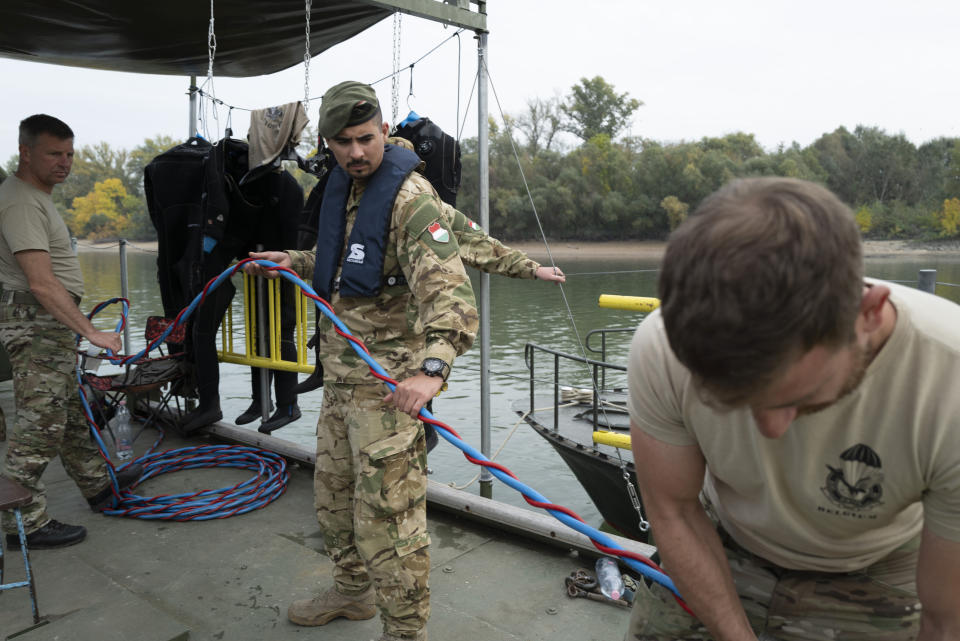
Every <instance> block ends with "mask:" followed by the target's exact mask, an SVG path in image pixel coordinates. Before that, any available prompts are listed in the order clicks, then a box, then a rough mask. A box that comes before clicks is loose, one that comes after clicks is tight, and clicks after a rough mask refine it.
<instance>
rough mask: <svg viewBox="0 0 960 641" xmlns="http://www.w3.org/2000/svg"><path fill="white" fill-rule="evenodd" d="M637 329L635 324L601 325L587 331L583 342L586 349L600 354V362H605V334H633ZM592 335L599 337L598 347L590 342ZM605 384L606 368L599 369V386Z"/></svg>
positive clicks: (602, 386) (604, 385)
mask: <svg viewBox="0 0 960 641" xmlns="http://www.w3.org/2000/svg"><path fill="white" fill-rule="evenodd" d="M635 331H637V327H636V325H634V326H633V327H601V328H599V329H591V330H590V331H589V332H587V335H586V336H584V339H583V342H584V346H585V347H586V348H587V350H589V351H591V352H593V353H594V354H600V360H601V361H602V362H604V363H605V362H607V334H626V333H629V334H633V333H634V332H635ZM594 336H599V337H600V348H599V349H597V348H596V347H594V346H593V345H592V344H591V343H590V339H591V338H593V337H594ZM606 386H607V370H606V369H601V370H600V388H601V389H602V388H604V387H606Z"/></svg>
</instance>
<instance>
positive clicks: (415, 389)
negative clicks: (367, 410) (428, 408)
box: [383, 374, 443, 418]
mask: <svg viewBox="0 0 960 641" xmlns="http://www.w3.org/2000/svg"><path fill="white" fill-rule="evenodd" d="M441 387H443V379H442V378H440V377H439V376H427V375H426V374H417V375H416V376H411V377H410V378H407V379H404V380H402V381H400V382H399V383H397V388H396V389H395V390H394V391H393V392H391V393H390V394H387V395H386V396H385V397H384V398H383V402H384V403H389V404H390V405H393V406H394V407H396V408H397V409H398V410H400V411H401V412H403V413H404V414H409V415H410V416H412V417H413V418H417V415H418V414H419V413H420V408H422V407H423V406H424V405H426V404H427V403H429V402H430V399H431V398H433V397H434V396H436V395H437V392H439V391H440V388H441Z"/></svg>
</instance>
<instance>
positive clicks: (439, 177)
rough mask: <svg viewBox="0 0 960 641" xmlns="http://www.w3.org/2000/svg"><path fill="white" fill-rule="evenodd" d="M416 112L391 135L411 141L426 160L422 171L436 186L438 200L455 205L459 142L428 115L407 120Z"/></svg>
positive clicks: (419, 154) (422, 158) (458, 167)
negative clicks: (427, 116)
mask: <svg viewBox="0 0 960 641" xmlns="http://www.w3.org/2000/svg"><path fill="white" fill-rule="evenodd" d="M415 115H416V114H413V113H411V115H410V116H409V117H408V119H407V120H404V121H403V122H402V123H401V124H400V126H399V127H398V128H397V130H396V131H395V132H394V133H393V135H394V136H400V137H401V138H406V139H407V140H409V141H410V142H411V143H413V149H414V151H416V152H417V155H418V156H419V157H420V160H422V161H423V162H424V163H425V164H426V169H425V170H424V172H423V175H424V176H426V177H427V180H429V181H430V184H431V185H433V188H434V189H436V190H437V195H438V196H440V200H442V201H443V202H445V203H447V204H448V205H451V206H453V207H456V206H457V190H459V189H460V143H459V142H457V140H456V139H455V138H454V137H453V136H451V135H450V134H448V133H445V132H444V131H443V129H441V128H440V127H439V126H438V125H437V124H436V123H434V122H433V121H431V120H430V119H429V118H417V119H415V120H410V117H413V116H415Z"/></svg>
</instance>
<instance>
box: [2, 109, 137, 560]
mask: <svg viewBox="0 0 960 641" xmlns="http://www.w3.org/2000/svg"><path fill="white" fill-rule="evenodd" d="M19 142H20V160H19V163H18V166H17V171H16V173H15V174H14V175H13V176H10V177H9V178H7V180H5V181H4V182H3V183H2V184H0V342H2V343H3V346H4V348H5V349H6V351H7V353H8V354H9V355H10V364H11V366H12V369H13V382H14V385H13V395H14V401H15V403H16V406H17V419H16V422H15V423H14V425H13V428H12V430H11V431H10V435H9V445H8V447H7V455H6V460H5V463H4V469H3V474H4V476H6V477H7V478H9V479H12V480H14V481H16V482H17V483H19V484H20V485H22V486H23V487H24V488H26V489H27V490H28V491H29V492H30V494H31V495H32V500H31V502H30V503H28V504H27V505H25V506H24V507H23V508H22V509H21V514H22V516H23V525H24V529H25V531H26V533H27V547H28V548H33V549H40V548H59V547H64V546H67V545H73V544H74V543H79V542H80V541H82V540H83V539H84V537H85V536H86V529H85V528H84V527H83V526H81V525H68V524H66V523H61V522H59V521H56V520H54V519H51V518H50V516H49V515H48V514H47V510H46V507H47V492H46V488H45V487H44V485H43V482H42V481H41V480H40V477H41V475H42V474H43V472H44V470H45V469H46V467H47V464H48V463H49V462H50V461H51V460H52V459H53V458H54V457H56V456H58V455H59V456H60V459H61V461H62V462H63V467H64V469H65V470H66V472H67V474H69V475H70V477H71V478H72V479H73V480H74V482H75V483H76V484H77V487H79V488H80V491H81V493H82V494H83V496H84V497H85V498H86V499H87V501H88V502H89V504H90V507H91V508H92V509H93V510H95V511H102V510H104V509H107V508H109V507H111V506H112V505H113V504H114V502H115V501H114V497H113V489H112V487H111V483H110V478H109V476H108V472H107V468H106V462H105V461H104V460H103V458H102V457H101V456H100V452H99V448H98V447H97V445H96V443H95V442H94V440H93V437H92V435H91V433H90V430H89V428H88V426H87V422H86V418H85V416H84V414H83V411H82V409H81V407H80V400H79V396H78V392H77V380H76V375H75V374H74V368H75V366H76V345H75V335H76V334H80V335H81V336H83V337H84V338H86V339H87V340H88V341H89V342H90V343H92V344H93V345H96V346H98V347H102V348H105V349H111V350H113V352H114V353H119V352H120V347H121V343H120V335H119V334H117V333H115V332H103V331H100V330H98V329H97V328H96V327H94V326H93V324H92V323H91V322H90V320H89V319H87V317H86V316H85V315H84V314H83V312H81V311H80V308H79V307H78V306H77V305H78V303H79V302H80V298H81V297H82V296H83V274H82V273H81V272H80V263H79V262H78V261H77V257H76V256H75V255H74V253H73V249H72V246H71V243H70V232H69V231H68V230H67V226H66V225H65V224H64V222H63V219H62V218H61V217H60V213H59V212H58V211H57V208H56V206H55V205H54V203H53V200H52V199H51V198H50V194H51V193H52V192H53V188H54V186H55V185H57V184H59V183H62V182H63V181H64V180H66V178H67V176H68V175H69V174H70V168H71V166H72V164H73V131H71V130H70V127H68V126H67V125H66V123H64V122H62V121H61V120H58V119H57V118H53V117H52V116H47V115H44V114H37V115H34V116H30V117H29V118H26V119H25V120H23V121H22V122H21V123H20V140H19ZM141 471H142V468H141V467H140V466H139V465H136V464H134V465H128V466H127V467H126V468H125V469H124V470H122V471H119V472H117V475H116V476H117V481H118V483H119V484H120V487H121V488H123V487H127V486H129V485H131V484H132V483H133V482H134V481H135V480H136V479H138V478H139V477H140V474H141ZM3 529H4V531H5V532H7V539H6V540H7V544H8V545H10V546H13V547H19V546H20V541H19V538H18V537H17V535H16V534H14V532H16V526H15V524H14V521H13V518H12V515H11V514H9V513H4V515H3Z"/></svg>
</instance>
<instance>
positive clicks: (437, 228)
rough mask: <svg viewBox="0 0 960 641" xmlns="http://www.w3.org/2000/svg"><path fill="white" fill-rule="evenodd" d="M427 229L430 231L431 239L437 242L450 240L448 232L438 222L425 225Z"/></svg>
mask: <svg viewBox="0 0 960 641" xmlns="http://www.w3.org/2000/svg"><path fill="white" fill-rule="evenodd" d="M427 231H428V232H430V235H431V236H433V239H434V240H435V241H437V242H438V243H445V242H447V241H449V240H450V233H449V232H448V231H447V230H446V229H444V228H443V225H441V224H440V223H438V222H434V223H431V224H430V226H429V227H427Z"/></svg>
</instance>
